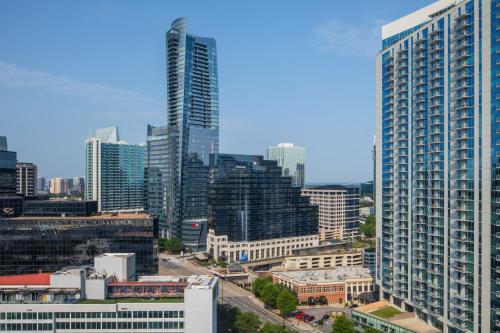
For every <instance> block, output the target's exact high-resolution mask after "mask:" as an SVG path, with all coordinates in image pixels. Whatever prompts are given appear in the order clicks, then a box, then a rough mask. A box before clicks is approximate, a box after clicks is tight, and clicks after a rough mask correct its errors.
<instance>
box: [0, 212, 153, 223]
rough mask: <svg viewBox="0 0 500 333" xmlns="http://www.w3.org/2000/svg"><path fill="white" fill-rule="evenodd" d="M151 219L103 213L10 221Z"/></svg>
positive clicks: (21, 217) (37, 217) (36, 217)
mask: <svg viewBox="0 0 500 333" xmlns="http://www.w3.org/2000/svg"><path fill="white" fill-rule="evenodd" d="M149 218H151V217H150V216H149V215H148V214H146V213H117V214H115V213H102V214H96V215H89V216H34V215H32V216H19V217H13V218H9V221H13V220H14V221H15V220H26V221H28V220H37V221H38V220H52V221H54V220H75V219H78V220H102V219H111V220H115V219H116V220H123V219H128V220H141V219H149Z"/></svg>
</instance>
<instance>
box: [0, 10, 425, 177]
mask: <svg viewBox="0 0 500 333" xmlns="http://www.w3.org/2000/svg"><path fill="white" fill-rule="evenodd" d="M431 2H432V1H415V2H413V3H412V4H405V3H401V2H399V1H385V5H384V6H380V3H377V4H372V3H369V4H367V3H364V2H362V1H358V2H353V3H349V4H342V5H339V4H332V3H328V2H326V1H321V2H318V3H316V4H300V3H295V4H288V3H287V7H286V10H285V11H283V9H282V6H283V4H284V2H276V3H273V4H265V6H266V11H261V10H259V8H260V7H259V4H256V3H253V4H243V5H238V6H236V5H234V4H231V3H230V2H220V3H217V4H212V5H211V7H208V6H206V5H205V4H202V3H199V5H198V7H195V6H190V5H184V4H180V3H168V4H167V3H161V2H150V3H148V6H141V5H138V4H135V3H132V2H117V1H108V2H93V1H90V2H85V3H83V2H82V3H77V2H75V3H72V4H71V5H69V4H67V3H64V2H58V1H52V2H50V3H49V4H48V5H45V4H39V3H36V2H27V3H23V4H22V6H21V5H19V4H18V3H9V4H7V3H2V4H0V9H2V10H1V11H0V12H1V14H0V17H1V18H2V19H1V20H0V34H1V38H2V40H3V41H4V42H3V43H2V45H0V54H1V56H0V110H2V111H1V112H2V113H3V115H4V118H6V116H7V112H8V117H7V119H8V120H9V121H10V124H9V126H0V134H1V135H6V136H7V137H8V142H9V148H10V149H11V150H14V151H17V153H18V159H19V161H22V162H33V163H35V164H37V165H38V166H39V175H41V176H45V177H49V178H50V177H55V176H60V177H71V176H75V175H82V174H83V168H84V141H85V137H86V136H87V135H88V133H89V131H94V130H95V129H97V128H103V127H108V126H114V125H116V126H118V127H119V128H120V130H121V133H122V137H123V139H124V140H126V141H128V142H129V143H144V142H145V141H146V129H147V124H152V125H155V126H161V125H165V124H166V119H167V108H166V82H165V72H166V64H165V45H164V37H165V33H166V31H167V30H168V27H169V25H170V22H171V21H172V20H174V19H175V18H177V17H181V16H184V17H187V19H188V22H189V23H188V24H189V26H190V30H191V31H192V32H193V33H194V34H198V35H206V36H212V37H214V38H215V39H216V40H217V48H218V57H219V61H218V66H219V81H220V105H221V106H220V125H221V128H220V144H221V149H220V152H221V153H242V154H259V155H265V150H266V148H267V147H268V146H271V145H275V144H278V143H280V142H293V143H295V144H296V145H299V146H303V147H305V149H306V182H307V183H317V182H359V181H366V180H370V179H371V178H372V171H371V167H372V161H371V149H372V141H373V135H374V134H375V107H374V105H375V91H374V88H373V87H374V84H373V83H374V82H375V63H374V60H373V59H374V56H375V54H376V52H378V51H379V49H380V45H379V35H380V26H381V25H382V23H383V22H388V21H391V20H393V19H395V18H398V17H401V16H403V15H405V14H407V13H409V12H411V11H412V10H415V9H417V8H420V7H422V6H425V5H427V4H429V3H431ZM260 5H261V6H263V3H261V4H260ZM21 7H22V8H21ZM381 8H383V9H384V10H382V9H381ZM339 9H342V10H339ZM40 13H42V14H44V15H39V14H40ZM305 14H306V15H305ZM360 18H361V19H362V20H363V22H362V23H361V24H360V23H358V21H359V19H360ZM255 22H258V23H259V24H255ZM61 26H64V27H65V29H64V31H61V30H60V29H59V28H60V27H61ZM35 27H36V28H35ZM228 27H230V28H231V29H228ZM249 27H251V28H249ZM360 37H362V39H363V41H364V42H363V43H355V41H356V40H359V38H360ZM277 41H278V42H277ZM63 45H64V46H63ZM97 50H98V51H97ZM284 57H285V60H286V61H283V59H284ZM287 58H288V60H287ZM346 73H351V74H350V75H349V77H348V76H346ZM367 73H368V74H367ZM352 74H353V75H352ZM264 77H265V80H262V78H264ZM297 77H300V80H299V79H297ZM254 96H258V97H257V98H256V97H254ZM360 96H362V97H364V96H366V98H359V97H360ZM68 110H69V111H68ZM4 112H5V113H4ZM40 115H43V116H40ZM2 123H3V124H4V125H5V124H7V122H2ZM351 124H355V125H356V127H355V128H353V127H352V125H351ZM19 129H23V130H19ZM353 130H354V131H353ZM256 134H258V135H256ZM61 138H64V140H61ZM346 142H351V143H350V144H347V145H346V144H345V143H346ZM62 152H64V154H62ZM63 155H64V156H67V158H66V159H64V160H61V159H59V158H58V157H59V156H63ZM339 157H341V159H339ZM339 162H341V163H339Z"/></svg>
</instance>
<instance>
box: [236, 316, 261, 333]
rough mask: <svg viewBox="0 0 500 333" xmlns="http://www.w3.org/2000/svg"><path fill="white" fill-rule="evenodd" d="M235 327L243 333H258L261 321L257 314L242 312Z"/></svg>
mask: <svg viewBox="0 0 500 333" xmlns="http://www.w3.org/2000/svg"><path fill="white" fill-rule="evenodd" d="M235 326H236V328H237V329H238V332H241V333H258V332H259V328H260V319H259V317H257V315H256V314H255V313H251V312H241V313H240V314H239V315H238V317H237V318H236V322H235Z"/></svg>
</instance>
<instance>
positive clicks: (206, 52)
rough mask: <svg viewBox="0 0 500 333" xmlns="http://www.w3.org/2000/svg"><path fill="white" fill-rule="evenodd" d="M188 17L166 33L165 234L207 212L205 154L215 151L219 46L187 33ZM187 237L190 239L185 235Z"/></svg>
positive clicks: (176, 231) (174, 232) (177, 233)
mask: <svg viewBox="0 0 500 333" xmlns="http://www.w3.org/2000/svg"><path fill="white" fill-rule="evenodd" d="M186 28H187V27H186V20H185V19H183V18H181V19H178V20H176V21H174V22H173V23H172V27H171V29H170V30H169V31H168V32H167V34H166V43H167V76H168V77H167V78H168V80H167V81H168V170H167V228H168V230H167V231H168V234H169V235H171V236H175V237H179V238H181V239H182V241H183V243H184V244H187V243H188V242H192V241H193V239H192V238H191V237H190V236H187V235H184V234H183V232H182V230H183V228H182V226H183V225H186V224H189V223H191V221H193V220H203V219H206V216H207V195H206V191H207V182H208V163H209V155H210V154H212V153H217V152H218V151H219V90H218V78H217V51H216V43H215V40H214V39H213V38H203V37H198V36H194V35H191V34H188V33H187V31H186ZM186 237H188V238H190V239H188V238H186Z"/></svg>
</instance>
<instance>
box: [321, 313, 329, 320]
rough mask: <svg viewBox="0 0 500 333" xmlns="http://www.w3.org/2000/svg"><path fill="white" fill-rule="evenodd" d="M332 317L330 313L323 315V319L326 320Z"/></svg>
mask: <svg viewBox="0 0 500 333" xmlns="http://www.w3.org/2000/svg"><path fill="white" fill-rule="evenodd" d="M328 319H330V315H327V314H326V315H324V316H323V317H321V320H323V321H325V320H328Z"/></svg>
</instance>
